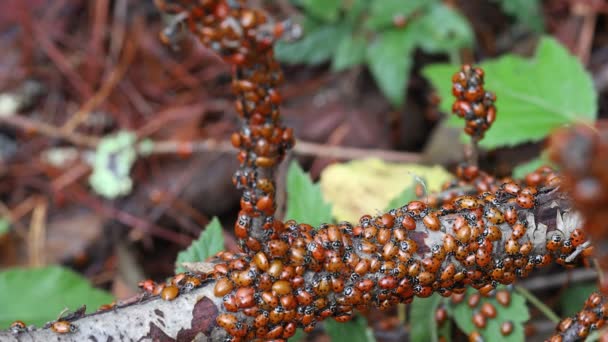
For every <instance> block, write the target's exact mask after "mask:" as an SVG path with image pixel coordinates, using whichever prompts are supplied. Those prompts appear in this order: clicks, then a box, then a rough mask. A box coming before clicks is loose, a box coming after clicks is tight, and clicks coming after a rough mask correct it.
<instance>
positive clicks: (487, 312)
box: [479, 302, 496, 318]
mask: <svg viewBox="0 0 608 342" xmlns="http://www.w3.org/2000/svg"><path fill="white" fill-rule="evenodd" d="M479 311H480V312H481V314H482V315H484V316H485V317H487V318H494V317H496V308H495V307H494V305H492V303H490V302H485V303H483V304H482V305H481V309H480V310H479Z"/></svg>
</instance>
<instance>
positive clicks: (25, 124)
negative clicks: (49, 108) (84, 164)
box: [0, 114, 99, 148]
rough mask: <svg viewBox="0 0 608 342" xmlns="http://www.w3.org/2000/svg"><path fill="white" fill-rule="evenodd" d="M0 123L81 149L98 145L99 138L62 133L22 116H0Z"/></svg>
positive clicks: (58, 129) (55, 128) (74, 133)
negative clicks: (61, 140) (69, 143)
mask: <svg viewBox="0 0 608 342" xmlns="http://www.w3.org/2000/svg"><path fill="white" fill-rule="evenodd" d="M0 123H5V124H8V125H11V126H13V127H17V128H19V129H21V130H23V131H34V132H36V133H39V134H43V135H46V136H48V137H51V138H58V139H63V140H66V141H69V142H71V143H72V144H74V145H78V146H82V147H88V148H95V147H96V146H97V143H99V138H97V137H93V136H90V135H85V134H80V133H76V132H64V131H62V130H61V129H60V128H59V127H56V126H53V125H50V124H47V123H44V122H41V121H37V120H32V119H30V118H28V117H25V116H23V115H17V114H13V115H0Z"/></svg>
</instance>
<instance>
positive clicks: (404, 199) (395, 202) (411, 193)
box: [385, 185, 416, 211]
mask: <svg viewBox="0 0 608 342" xmlns="http://www.w3.org/2000/svg"><path fill="white" fill-rule="evenodd" d="M415 199H416V186H415V185H411V186H408V187H407V188H405V189H403V191H402V192H401V193H400V194H399V195H397V196H395V198H393V199H392V200H391V201H390V202H389V203H388V206H387V207H386V210H385V211H389V210H391V209H394V208H400V207H402V206H403V205H405V204H406V203H409V202H411V201H413V200H415Z"/></svg>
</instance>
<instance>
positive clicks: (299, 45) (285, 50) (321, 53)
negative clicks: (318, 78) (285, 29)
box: [274, 20, 350, 65]
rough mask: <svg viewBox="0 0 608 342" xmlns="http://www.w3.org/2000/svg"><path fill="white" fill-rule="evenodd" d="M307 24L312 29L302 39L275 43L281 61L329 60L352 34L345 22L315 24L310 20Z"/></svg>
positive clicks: (309, 62) (315, 63) (314, 62)
mask: <svg viewBox="0 0 608 342" xmlns="http://www.w3.org/2000/svg"><path fill="white" fill-rule="evenodd" d="M306 26H307V27H311V29H309V30H306V31H305V32H306V33H305V34H304V36H303V37H302V38H301V39H300V40H298V41H295V42H290V43H288V42H285V41H278V42H277V43H276V44H275V46H274V52H275V56H276V58H277V59H278V60H279V61H282V62H286V63H290V64H298V63H303V64H308V65H318V64H321V63H324V62H327V61H328V60H329V59H330V58H331V57H332V56H333V55H334V53H335V52H336V48H337V47H338V44H340V42H341V41H342V39H343V38H344V37H345V36H347V35H348V34H350V32H349V30H348V26H347V25H345V24H343V23H340V24H335V25H327V24H321V25H320V26H315V24H314V23H312V22H311V21H310V20H309V21H308V24H306ZM306 26H305V27H306Z"/></svg>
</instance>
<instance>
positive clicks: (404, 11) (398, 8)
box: [365, 0, 435, 29]
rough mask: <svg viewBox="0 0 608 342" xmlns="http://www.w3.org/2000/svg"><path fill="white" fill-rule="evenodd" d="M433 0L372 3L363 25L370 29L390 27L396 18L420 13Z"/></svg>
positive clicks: (433, 0) (400, 0)
mask: <svg viewBox="0 0 608 342" xmlns="http://www.w3.org/2000/svg"><path fill="white" fill-rule="evenodd" d="M433 2H435V0H382V1H373V2H372V4H371V8H370V10H369V18H368V20H367V22H366V23H365V24H366V26H367V27H369V28H372V29H381V28H386V27H391V26H392V25H393V20H394V18H396V17H403V18H408V17H410V16H411V15H412V14H414V12H416V11H422V10H424V8H425V7H426V6H430V5H431V4H432V3H433Z"/></svg>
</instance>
